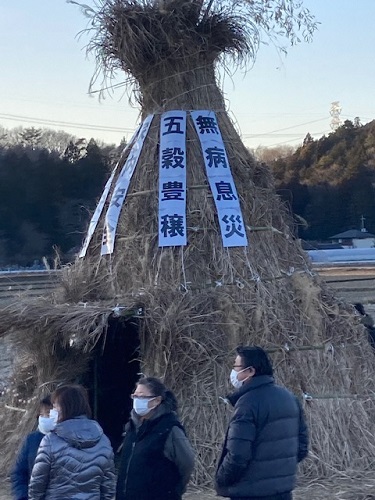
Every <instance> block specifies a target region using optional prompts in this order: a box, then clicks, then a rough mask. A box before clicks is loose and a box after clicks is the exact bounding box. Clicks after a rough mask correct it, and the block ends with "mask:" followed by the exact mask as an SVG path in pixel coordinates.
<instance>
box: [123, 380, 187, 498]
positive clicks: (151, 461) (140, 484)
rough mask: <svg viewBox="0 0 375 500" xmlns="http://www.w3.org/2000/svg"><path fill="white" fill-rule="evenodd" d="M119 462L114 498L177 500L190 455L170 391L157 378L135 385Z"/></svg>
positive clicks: (184, 484) (185, 480)
mask: <svg viewBox="0 0 375 500" xmlns="http://www.w3.org/2000/svg"><path fill="white" fill-rule="evenodd" d="M132 398H133V410H132V413H131V418H130V421H129V422H128V424H127V425H126V427H125V436H124V441H123V445H122V452H121V458H120V464H119V471H118V479H117V491H116V500H181V498H182V494H183V493H184V491H185V489H186V486H187V483H188V482H189V479H190V475H191V473H192V471H193V468H194V451H193V449H192V447H191V445H190V442H189V440H188V438H187V437H186V434H185V431H184V428H183V427H182V425H181V423H180V422H179V420H178V418H177V413H176V411H177V401H176V398H175V397H174V395H173V393H172V392H171V391H169V390H168V389H166V387H165V385H164V384H163V383H162V382H161V381H160V380H159V379H157V378H154V377H147V378H142V379H141V380H139V381H138V383H137V386H136V389H135V391H134V394H133V395H132Z"/></svg>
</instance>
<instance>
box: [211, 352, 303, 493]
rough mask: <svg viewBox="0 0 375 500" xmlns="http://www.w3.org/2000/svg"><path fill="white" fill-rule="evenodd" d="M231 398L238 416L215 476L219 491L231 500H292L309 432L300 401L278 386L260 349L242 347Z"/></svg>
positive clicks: (231, 428) (235, 364) (233, 379)
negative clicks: (298, 467)
mask: <svg viewBox="0 0 375 500" xmlns="http://www.w3.org/2000/svg"><path fill="white" fill-rule="evenodd" d="M230 380H231V383H232V385H233V386H234V388H235V392H234V393H233V394H231V395H230V396H228V398H227V399H228V400H229V402H230V403H231V404H232V406H234V410H235V411H234V414H233V417H232V419H231V421H230V423H229V426H228V430H227V433H226V436H225V441H224V446H223V451H222V454H221V457H220V459H219V463H218V469H217V472H216V491H217V493H218V494H219V495H221V496H224V497H229V498H231V500H291V499H292V490H293V488H294V485H295V477H296V472H297V464H298V462H300V461H301V460H303V459H304V458H305V457H306V456H307V453H308V433H307V427H306V424H305V420H304V415H303V411H302V408H301V405H300V403H299V401H298V400H297V398H296V397H295V396H294V395H293V394H292V393H291V392H289V391H288V390H287V389H285V388H283V387H281V386H278V385H276V384H275V382H274V379H273V370H272V365H271V362H270V360H269V358H268V356H267V354H266V352H265V351H264V350H263V349H261V348H260V347H238V348H237V356H236V359H235V362H234V365H233V369H232V371H231V374H230Z"/></svg>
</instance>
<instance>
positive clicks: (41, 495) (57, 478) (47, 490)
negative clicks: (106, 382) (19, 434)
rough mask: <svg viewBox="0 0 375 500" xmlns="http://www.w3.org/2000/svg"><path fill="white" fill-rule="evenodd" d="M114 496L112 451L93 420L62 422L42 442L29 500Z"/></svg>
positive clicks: (107, 498) (87, 499) (107, 499)
mask: <svg viewBox="0 0 375 500" xmlns="http://www.w3.org/2000/svg"><path fill="white" fill-rule="evenodd" d="M114 494H115V472H114V462H113V451H112V447H111V444H110V442H109V439H108V438H107V436H105V435H104V433H103V430H102V428H101V427H100V425H99V424H98V423H97V422H96V421H95V420H90V419H88V418H87V417H85V416H80V417H76V418H73V419H69V420H65V421H63V422H61V423H58V424H57V425H56V428H55V430H53V431H52V432H50V433H49V434H47V435H46V436H45V437H44V438H43V439H42V442H41V443H40V447H39V450H38V454H37V457H36V460H35V465H34V467H33V470H32V473H31V478H30V484H29V500H67V499H69V500H112V498H113V496H114Z"/></svg>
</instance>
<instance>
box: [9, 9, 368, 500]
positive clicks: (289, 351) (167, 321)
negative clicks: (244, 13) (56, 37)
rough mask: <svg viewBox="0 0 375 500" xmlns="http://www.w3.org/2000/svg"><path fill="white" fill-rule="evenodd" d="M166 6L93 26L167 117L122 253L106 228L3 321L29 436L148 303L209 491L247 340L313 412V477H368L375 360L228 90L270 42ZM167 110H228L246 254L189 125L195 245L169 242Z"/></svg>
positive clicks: (149, 359)
mask: <svg viewBox="0 0 375 500" xmlns="http://www.w3.org/2000/svg"><path fill="white" fill-rule="evenodd" d="M159 4H160V2H159V3H158V2H151V1H149V2H137V1H123V0H121V1H120V0H111V1H103V2H101V8H100V9H99V11H98V12H97V13H96V14H95V16H94V18H93V27H94V29H95V33H96V35H94V38H93V42H92V44H91V45H90V47H89V48H90V49H91V50H93V49H95V50H97V55H98V59H99V61H100V63H101V64H103V65H104V66H105V69H106V71H107V72H109V73H110V72H111V71H113V70H115V69H117V68H121V69H122V70H124V71H125V72H126V73H127V74H130V75H132V78H134V79H136V80H137V82H138V85H139V86H138V92H139V100H140V102H141V104H142V114H143V116H145V115H147V114H148V113H154V114H155V117H154V120H153V122H152V124H151V127H150V130H149V132H148V135H147V137H146V139H145V143H144V147H143V149H142V153H141V156H140V159H139V163H138V166H137V168H136V170H135V173H134V176H133V178H132V181H131V184H130V189H129V194H128V196H127V198H126V202H125V205H124V207H123V209H122V212H121V217H120V220H119V226H118V230H117V236H116V245H115V253H114V254H113V255H112V256H111V257H110V258H106V257H105V258H104V257H100V246H101V241H102V233H103V225H104V220H103V219H101V220H100V221H99V224H98V227H97V231H96V233H95V234H94V237H93V239H92V241H91V244H90V246H89V249H88V255H87V256H86V257H85V259H83V260H80V261H77V262H76V263H75V264H74V265H73V266H72V267H70V268H68V269H66V270H65V272H64V275H63V278H62V285H63V287H64V290H65V294H64V296H62V297H60V298H59V299H58V300H57V301H56V302H53V301H52V300H50V301H48V300H47V301H45V302H40V303H38V304H37V305H35V304H32V305H28V304H24V305H23V306H22V308H20V307H19V305H18V304H17V305H16V304H15V305H12V306H9V307H8V308H7V309H5V310H4V311H0V334H1V335H4V334H6V333H7V332H8V331H9V330H12V331H14V333H13V335H14V339H15V342H16V343H17V344H18V345H19V346H22V349H23V352H24V360H23V361H22V363H21V364H22V365H23V366H24V367H25V368H24V370H26V371H27V370H28V373H29V380H31V382H32V383H28V384H26V386H25V382H24V380H22V377H23V376H24V375H23V374H24V373H25V371H23V372H22V377H21V371H19V372H18V373H16V381H15V386H17V387H20V389H19V391H21V387H22V390H23V392H24V393H27V395H28V398H31V399H29V403H28V405H26V408H27V409H28V410H29V411H28V412H27V413H26V414H25V415H24V416H23V418H22V419H21V420H22V426H23V427H22V430H23V431H26V430H27V429H28V428H30V426H31V423H32V415H33V411H34V412H35V406H36V403H35V398H36V397H37V396H38V395H39V394H40V393H41V392H42V391H43V390H44V388H45V387H48V388H51V387H53V385H54V384H56V381H62V380H72V379H74V377H75V376H76V375H77V374H79V373H83V372H84V371H85V369H86V367H87V362H88V360H89V358H90V352H91V350H92V349H93V348H94V346H95V344H96V342H97V340H98V337H100V336H101V335H105V332H106V324H107V321H108V318H109V317H110V316H111V315H112V314H113V306H114V305H115V304H117V303H119V304H125V305H126V306H127V307H128V308H129V309H128V310H125V311H124V314H126V312H127V311H130V310H132V309H134V308H136V307H138V306H139V305H141V306H142V308H143V310H144V311H145V315H144V319H143V320H142V327H141V330H140V342H141V352H140V360H141V363H142V371H143V372H144V373H146V374H150V375H151V374H152V375H156V376H160V377H163V378H164V380H165V382H166V384H167V385H168V386H170V388H171V389H172V390H173V391H174V392H175V393H176V395H177V398H178V400H179V402H180V406H181V416H182V419H183V421H184V423H185V425H186V427H187V430H188V433H189V435H190V437H191V439H192V441H193V444H194V445H195V447H196V449H197V452H198V456H197V470H196V481H197V482H198V483H199V484H201V485H207V484H210V483H211V479H212V475H213V471H214V467H215V459H216V458H217V456H218V452H219V447H220V444H221V442H222V439H223V434H224V431H225V427H226V424H227V421H228V418H230V410H229V408H227V407H226V406H225V405H224V404H223V403H222V402H221V399H220V397H222V396H224V395H225V393H226V391H227V390H228V381H227V379H228V373H229V370H230V363H231V361H232V355H233V349H234V347H235V346H236V345H238V344H240V343H244V344H257V345H261V346H262V347H264V348H265V349H268V350H269V351H270V353H271V356H272V359H273V362H274V365H275V369H276V375H277V378H278V381H279V382H281V383H283V384H285V385H286V386H287V387H289V388H291V389H292V390H293V391H294V392H295V393H296V394H297V395H299V396H300V397H301V398H302V400H303V401H304V406H305V410H306V414H307V419H308V422H309V425H310V428H311V440H312V443H311V454H310V458H309V459H308V460H307V461H306V463H305V465H304V470H303V472H304V475H305V476H306V477H307V478H318V477H324V476H326V477H327V476H333V475H334V474H338V475H339V474H342V472H343V471H344V472H345V471H349V470H350V471H352V470H354V471H356V473H357V474H360V473H364V471H366V470H368V469H371V468H372V467H373V464H374V459H375V442H374V438H373V436H374V435H375V422H374V419H373V418H372V416H373V415H374V411H375V398H374V391H373V383H372V380H373V379H374V376H375V369H374V363H373V353H372V352H371V351H370V349H369V346H368V344H367V341H366V339H365V335H364V332H363V329H362V327H360V326H359V325H357V323H356V321H355V320H354V316H353V314H352V310H351V308H350V307H348V306H346V305H345V304H343V303H340V302H339V301H337V300H336V299H335V298H334V297H333V295H332V293H331V292H330V290H329V289H327V287H326V285H325V284H324V282H322V280H321V279H320V278H319V277H318V276H316V275H315V274H314V273H313V272H312V270H311V267H310V264H309V262H308V261H307V259H306V257H305V254H304V253H303V252H302V250H301V247H300V245H299V243H298V241H296V239H295V237H294V234H293V230H292V226H291V223H290V220H289V215H288V213H287V211H286V210H285V208H284V207H283V206H282V204H281V202H280V200H279V198H278V197H277V196H276V194H275V191H274V186H273V181H272V177H271V175H270V172H269V170H268V169H267V168H266V167H265V166H264V165H260V164H258V163H257V162H256V161H255V160H254V159H253V157H252V156H251V155H250V154H249V152H248V150H247V149H246V148H245V146H244V145H243V144H242V142H241V139H240V137H239V135H238V133H237V132H236V130H235V128H234V126H233V124H232V122H231V121H230V119H229V117H228V115H227V113H226V110H225V105H224V99H223V96H222V94H221V92H220V90H219V88H218V86H217V84H216V79H215V67H214V64H215V62H216V61H217V60H218V58H219V57H220V55H221V54H222V53H223V52H224V53H225V52H228V53H229V54H231V55H233V54H239V56H242V55H246V54H248V53H249V52H250V55H251V54H252V52H253V51H254V50H255V45H256V43H257V39H256V37H255V39H253V43H254V44H255V45H251V44H250V42H249V40H251V37H252V35H254V34H255V35H256V33H257V30H256V29H255V31H254V30H253V32H251V31H250V32H247V31H246V30H247V29H250V28H251V26H249V24H248V23H247V22H246V23H245V24H244V28H241V24H240V23H241V21H242V20H243V18H242V17H241V15H240V14H239V13H238V11H237V17H236V16H234V13H235V11H231V12H232V13H230V12H229V14H228V11H226V10H225V9H224V6H225V5H228V4H226V3H225V2H223V3H222V4H221V7H220V9H216V10H213V9H212V10H211V8H208V6H207V3H205V2H202V1H192V2H181V1H177V0H175V1H167V0H166V1H165V2H161V4H163V5H162V6H161V5H159ZM209 4H212V2H209ZM235 4H241V5H242V6H243V5H245V4H248V5H251V2H250V3H249V2H245V1H244V2H233V5H235ZM204 5H205V6H206V10H205V9H204V8H203V7H204ZM238 16H239V17H238ZM252 27H253V28H254V25H252ZM254 40H255V41H254ZM170 109H183V110H196V109H210V110H214V111H215V113H216V115H217V117H218V123H219V126H220V130H221V133H222V136H223V139H224V143H225V147H226V150H227V154H228V158H229V163H230V166H231V170H232V173H233V177H234V180H235V183H236V187H237V191H238V194H239V198H240V203H241V207H242V211H243V214H244V219H245V221H246V230H247V234H248V238H249V241H250V246H249V247H247V248H229V249H228V248H223V245H222V241H221V236H220V234H219V231H218V221H217V213H216V209H215V205H214V201H213V199H212V197H211V196H210V191H209V187H208V183H207V179H206V176H205V173H204V168H203V164H202V153H201V149H200V143H199V139H198V137H197V135H196V133H195V130H194V127H193V124H192V122H191V121H190V120H188V128H187V186H188V198H187V221H188V245H187V246H186V247H170V248H159V247H158V220H157V206H158V192H157V189H156V186H157V184H158V167H157V165H158V154H159V153H158V144H159V128H160V114H161V113H162V112H164V111H166V110H170ZM125 159H126V156H125V157H124V158H123V160H125ZM79 302H85V303H86V306H85V307H84V306H83V305H79ZM25 332H28V333H27V337H26V338H25ZM72 338H74V342H73V344H72V345H70V344H71V340H72ZM33 398H34V399H33ZM4 411H11V410H9V409H8V410H4ZM17 417H18V418H19V414H18V413H17V415H16V416H15V417H14V418H17ZM3 432H4V433H5V437H6V440H7V443H8V450H11V451H12V452H13V451H14V445H15V441H16V440H15V436H14V434H12V433H11V431H10V430H9V431H7V428H6V426H4V428H3ZM7 457H8V458H9V456H8V455H7ZM363 484H364V486H363V487H364V488H365V483H363ZM363 491H366V490H365V489H364V490H363ZM348 498H349V497H348ZM358 498H360V497H358Z"/></svg>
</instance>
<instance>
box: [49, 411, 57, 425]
mask: <svg viewBox="0 0 375 500" xmlns="http://www.w3.org/2000/svg"><path fill="white" fill-rule="evenodd" d="M49 418H51V419H52V420H53V421H54V422H55V424H57V421H58V419H59V412H58V411H57V410H55V408H53V409H52V410H50V411H49Z"/></svg>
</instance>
